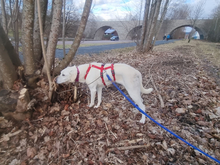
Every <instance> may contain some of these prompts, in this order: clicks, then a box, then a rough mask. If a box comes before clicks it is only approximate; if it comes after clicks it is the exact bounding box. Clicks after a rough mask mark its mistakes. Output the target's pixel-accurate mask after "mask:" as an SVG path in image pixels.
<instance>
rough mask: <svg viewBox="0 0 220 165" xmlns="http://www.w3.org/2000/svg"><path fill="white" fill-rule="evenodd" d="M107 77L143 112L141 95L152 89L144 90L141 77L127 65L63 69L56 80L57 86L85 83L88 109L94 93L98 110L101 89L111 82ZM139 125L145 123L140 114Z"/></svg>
mask: <svg viewBox="0 0 220 165" xmlns="http://www.w3.org/2000/svg"><path fill="white" fill-rule="evenodd" d="M106 75H109V76H110V77H111V79H112V80H113V81H115V82H116V83H119V84H121V85H123V86H124V87H125V89H126V90H127V92H128V94H129V96H130V97H131V98H132V99H133V101H134V102H135V103H136V104H137V105H138V106H139V107H140V108H141V109H142V110H143V111H144V112H145V105H144V104H143V99H142V98H141V93H144V94H149V93H151V92H152V91H153V89H152V88H148V89H145V88H144V87H143V84H142V75H141V73H140V72H139V71H138V70H136V69H135V68H133V67H131V66H129V65H127V64H120V63H117V64H105V65H104V64H102V63H91V64H83V65H79V66H78V67H77V66H72V67H67V68H65V69H63V70H62V71H61V73H60V75H59V76H58V77H57V79H56V83H57V84H62V83H74V82H80V83H86V84H87V85H88V87H89V90H90V94H91V102H90V104H89V107H92V106H94V101H95V96H96V92H97V94H98V103H97V105H95V106H94V107H95V108H98V107H99V106H100V104H101V102H102V88H103V87H105V86H108V85H110V84H111V83H112V82H111V81H109V80H108V78H107V76H106ZM140 123H145V115H144V114H142V117H141V120H140Z"/></svg>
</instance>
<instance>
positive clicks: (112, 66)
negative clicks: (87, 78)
mask: <svg viewBox="0 0 220 165" xmlns="http://www.w3.org/2000/svg"><path fill="white" fill-rule="evenodd" d="M110 68H111V72H112V76H113V79H114V81H115V80H116V79H115V70H114V64H111V66H108V67H105V69H110Z"/></svg>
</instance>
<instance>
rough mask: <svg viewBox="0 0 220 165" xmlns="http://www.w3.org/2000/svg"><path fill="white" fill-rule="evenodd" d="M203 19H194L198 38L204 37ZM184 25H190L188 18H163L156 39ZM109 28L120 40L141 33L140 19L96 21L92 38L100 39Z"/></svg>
mask: <svg viewBox="0 0 220 165" xmlns="http://www.w3.org/2000/svg"><path fill="white" fill-rule="evenodd" d="M205 21H206V19H201V20H197V21H196V25H195V30H196V31H197V32H198V33H199V35H200V39H204V37H205V36H206V33H205V31H204V30H203V26H204V24H205ZM186 26H190V27H192V25H191V21H190V20H164V22H163V24H162V27H161V30H160V32H159V34H158V37H157V39H158V40H161V39H162V38H163V36H164V34H171V36H172V33H173V32H174V31H175V30H176V29H178V28H181V27H186ZM86 28H87V29H88V28H91V27H89V25H88V26H87V27H86ZM93 28H94V27H93ZM109 28H113V29H115V30H116V34H117V35H118V36H119V38H120V40H129V39H134V38H135V37H138V35H140V34H141V33H140V32H141V28H142V21H98V22H97V23H96V28H95V31H94V32H93V39H94V40H102V39H103V35H104V32H105V31H106V30H107V29H109Z"/></svg>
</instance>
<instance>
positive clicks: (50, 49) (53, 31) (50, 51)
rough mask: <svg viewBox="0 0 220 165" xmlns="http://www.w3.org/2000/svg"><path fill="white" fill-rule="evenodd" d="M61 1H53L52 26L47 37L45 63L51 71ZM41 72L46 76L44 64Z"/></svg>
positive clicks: (57, 33)
mask: <svg viewBox="0 0 220 165" xmlns="http://www.w3.org/2000/svg"><path fill="white" fill-rule="evenodd" d="M62 5H63V1H62V0H54V8H53V18H52V25H51V31H50V36H49V43H48V47H47V55H46V56H47V61H48V66H49V68H50V69H51V68H52V65H53V61H54V58H55V51H56V46H57V41H58V35H59V27H60V18H61V13H62ZM43 72H44V73H45V74H46V64H45V63H44V66H43Z"/></svg>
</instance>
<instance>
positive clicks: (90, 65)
mask: <svg viewBox="0 0 220 165" xmlns="http://www.w3.org/2000/svg"><path fill="white" fill-rule="evenodd" d="M90 69H91V64H89V67H88V69H87V71H86V75H85V77H84V79H86V77H87V75H88V73H89V71H90Z"/></svg>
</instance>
